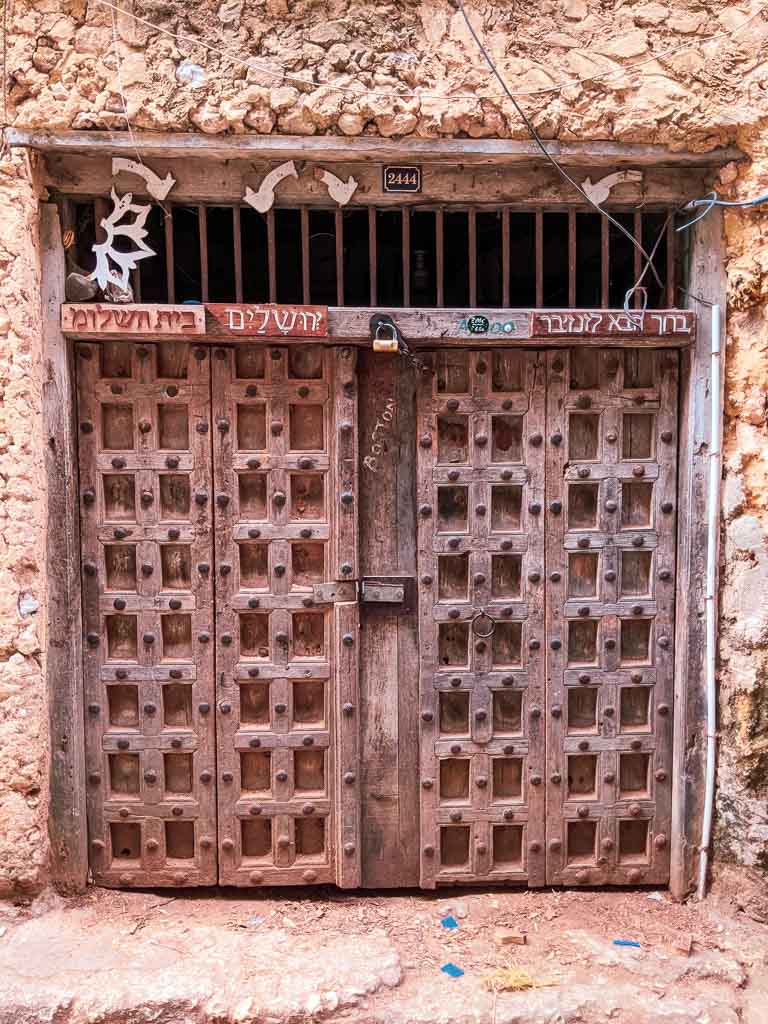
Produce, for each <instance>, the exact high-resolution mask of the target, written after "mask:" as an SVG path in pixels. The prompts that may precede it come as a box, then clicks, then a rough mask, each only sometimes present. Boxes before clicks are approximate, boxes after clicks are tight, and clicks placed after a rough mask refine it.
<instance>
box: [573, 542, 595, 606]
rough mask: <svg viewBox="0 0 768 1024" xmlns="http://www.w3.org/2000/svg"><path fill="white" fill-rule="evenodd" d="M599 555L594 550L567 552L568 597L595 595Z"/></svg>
mask: <svg viewBox="0 0 768 1024" xmlns="http://www.w3.org/2000/svg"><path fill="white" fill-rule="evenodd" d="M599 557H600V556H599V555H598V553H597V552H596V551H589V552H585V553H582V552H581V551H579V552H575V551H573V552H570V553H569V554H568V596H569V597H597V566H598V560H599Z"/></svg>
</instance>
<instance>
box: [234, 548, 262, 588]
mask: <svg viewBox="0 0 768 1024" xmlns="http://www.w3.org/2000/svg"><path fill="white" fill-rule="evenodd" d="M237 553H238V555H239V558H240V586H241V587H246V588H247V589H248V590H266V589H268V588H269V579H268V572H269V557H268V556H269V544H258V543H256V542H252V541H240V543H238V545H237Z"/></svg>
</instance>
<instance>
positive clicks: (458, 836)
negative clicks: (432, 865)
mask: <svg viewBox="0 0 768 1024" xmlns="http://www.w3.org/2000/svg"><path fill="white" fill-rule="evenodd" d="M440 865H441V867H444V868H463V867H468V866H469V826H468V825H443V826H442V827H441V828H440Z"/></svg>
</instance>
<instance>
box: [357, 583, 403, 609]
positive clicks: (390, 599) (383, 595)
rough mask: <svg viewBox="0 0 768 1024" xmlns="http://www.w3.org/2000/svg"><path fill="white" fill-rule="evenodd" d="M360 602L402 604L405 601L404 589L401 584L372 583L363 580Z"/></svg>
mask: <svg viewBox="0 0 768 1024" xmlns="http://www.w3.org/2000/svg"><path fill="white" fill-rule="evenodd" d="M360 598H361V600H362V601H365V602H368V601H370V602H377V603H379V604H402V603H403V601H404V600H405V587H404V586H403V584H402V583H374V582H373V581H371V580H363V588H362V594H361V595H360Z"/></svg>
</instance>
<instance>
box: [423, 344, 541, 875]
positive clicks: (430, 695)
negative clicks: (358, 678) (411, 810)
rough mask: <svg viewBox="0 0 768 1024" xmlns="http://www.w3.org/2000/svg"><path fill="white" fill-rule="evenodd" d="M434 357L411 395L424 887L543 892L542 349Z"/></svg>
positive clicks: (448, 353)
mask: <svg viewBox="0 0 768 1024" xmlns="http://www.w3.org/2000/svg"><path fill="white" fill-rule="evenodd" d="M431 365H432V372H431V373H425V374H423V375H422V378H421V384H420V391H419V399H418V463H419V465H418V523H419V525H418V553H419V574H420V579H419V592H420V610H419V622H420V698H421V704H420V709H419V713H420V717H421V723H420V725H421V757H420V761H421V778H420V782H421V840H422V841H421V884H422V886H424V887H426V888H433V887H434V886H435V885H438V884H445V883H461V882H466V881H481V880H482V881H487V882H492V881H517V882H528V884H530V885H543V884H544V879H545V875H544V867H545V858H544V817H545V814H544V790H545V787H544V785H543V775H544V767H545V764H544V761H545V750H544V732H545V723H544V720H543V717H542V707H543V701H544V584H543V576H544V530H543V520H544V515H543V502H544V458H545V445H544V438H543V433H544V414H545V393H544V358H543V355H542V354H540V353H536V352H522V351H519V350H518V351H515V350H495V351H493V352H490V351H488V352H486V351H477V352H467V351H452V350H443V351H441V352H438V353H435V354H434V355H433V356H432V364H431ZM483 610H486V611H488V612H489V613H490V615H491V616H492V619H489V618H488V617H486V616H484V615H482V614H481V613H482V611H483ZM494 623H495V624H494ZM489 634H490V635H489Z"/></svg>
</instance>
